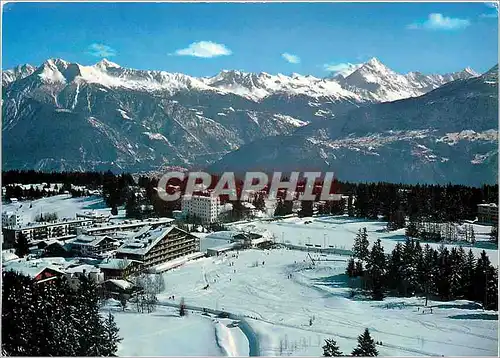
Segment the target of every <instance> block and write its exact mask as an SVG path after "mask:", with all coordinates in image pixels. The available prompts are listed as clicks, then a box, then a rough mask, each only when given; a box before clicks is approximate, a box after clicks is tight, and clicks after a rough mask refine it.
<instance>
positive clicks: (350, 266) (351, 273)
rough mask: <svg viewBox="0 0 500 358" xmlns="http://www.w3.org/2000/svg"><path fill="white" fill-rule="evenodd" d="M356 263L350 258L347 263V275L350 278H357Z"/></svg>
mask: <svg viewBox="0 0 500 358" xmlns="http://www.w3.org/2000/svg"><path fill="white" fill-rule="evenodd" d="M355 265H356V264H355V262H354V258H352V257H351V258H350V259H349V261H348V262H347V268H346V272H345V273H346V275H347V276H348V277H349V278H352V277H355V275H354V274H355V270H356V266H355Z"/></svg>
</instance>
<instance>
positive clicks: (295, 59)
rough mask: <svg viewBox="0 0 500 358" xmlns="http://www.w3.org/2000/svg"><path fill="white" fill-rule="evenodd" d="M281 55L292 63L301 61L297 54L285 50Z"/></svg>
mask: <svg viewBox="0 0 500 358" xmlns="http://www.w3.org/2000/svg"><path fill="white" fill-rule="evenodd" d="M281 57H283V58H284V59H285V61H287V62H290V63H300V57H299V56H296V55H292V54H291V53H288V52H285V53H282V54H281Z"/></svg>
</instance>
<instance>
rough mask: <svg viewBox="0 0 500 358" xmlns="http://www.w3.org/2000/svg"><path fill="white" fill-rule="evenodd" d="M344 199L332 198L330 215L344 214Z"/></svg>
mask: <svg viewBox="0 0 500 358" xmlns="http://www.w3.org/2000/svg"><path fill="white" fill-rule="evenodd" d="M345 205H346V201H345V199H344V198H342V199H340V200H334V201H332V203H331V210H330V212H331V214H332V215H344V211H345Z"/></svg>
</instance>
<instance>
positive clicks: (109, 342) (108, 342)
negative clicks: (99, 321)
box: [102, 312, 122, 357]
mask: <svg viewBox="0 0 500 358" xmlns="http://www.w3.org/2000/svg"><path fill="white" fill-rule="evenodd" d="M118 331H119V330H118V327H117V326H116V323H115V319H114V317H113V315H112V314H111V312H110V313H109V315H108V317H107V318H106V319H105V320H104V350H103V352H102V355H103V356H106V357H108V356H112V355H114V354H115V352H116V351H117V349H118V343H120V342H121V341H122V338H120V336H119V335H118Z"/></svg>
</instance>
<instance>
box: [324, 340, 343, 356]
mask: <svg viewBox="0 0 500 358" xmlns="http://www.w3.org/2000/svg"><path fill="white" fill-rule="evenodd" d="M322 348H323V357H341V356H342V355H343V353H342V352H341V351H340V349H339V347H338V346H337V342H336V341H335V340H333V339H328V338H327V339H325V345H324V346H323V347H322Z"/></svg>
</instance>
